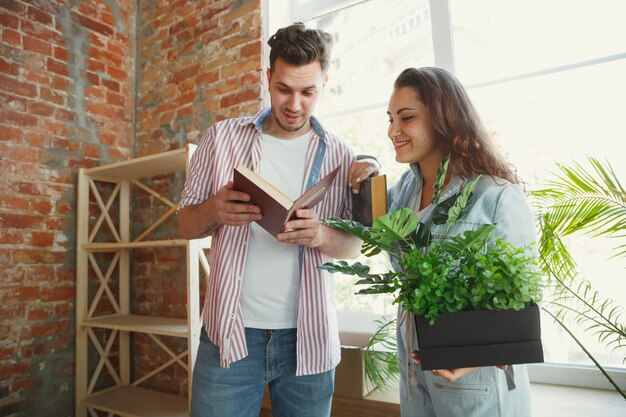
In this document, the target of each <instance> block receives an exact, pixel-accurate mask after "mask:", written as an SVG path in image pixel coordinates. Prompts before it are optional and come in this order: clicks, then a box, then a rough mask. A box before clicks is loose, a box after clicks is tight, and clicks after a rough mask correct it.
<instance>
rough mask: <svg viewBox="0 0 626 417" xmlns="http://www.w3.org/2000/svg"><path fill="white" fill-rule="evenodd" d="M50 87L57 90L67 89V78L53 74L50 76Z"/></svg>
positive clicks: (64, 90)
mask: <svg viewBox="0 0 626 417" xmlns="http://www.w3.org/2000/svg"><path fill="white" fill-rule="evenodd" d="M50 87H52V88H54V89H55V90H61V91H63V92H64V93H65V92H66V91H67V79H66V78H63V77H57V76H53V77H51V78H50Z"/></svg>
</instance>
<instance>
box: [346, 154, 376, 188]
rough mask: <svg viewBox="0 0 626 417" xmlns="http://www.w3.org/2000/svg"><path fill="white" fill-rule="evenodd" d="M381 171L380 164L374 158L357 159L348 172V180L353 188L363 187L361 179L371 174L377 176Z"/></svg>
mask: <svg viewBox="0 0 626 417" xmlns="http://www.w3.org/2000/svg"><path fill="white" fill-rule="evenodd" d="M379 173H380V165H379V164H378V162H377V161H376V160H374V159H362V160H360V161H355V162H353V163H352V166H351V167H350V171H349V172H348V180H349V181H350V186H351V187H352V189H353V190H356V191H358V190H360V189H361V181H363V180H364V179H366V178H367V177H370V176H376V175H378V174H379Z"/></svg>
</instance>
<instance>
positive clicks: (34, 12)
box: [26, 7, 52, 25]
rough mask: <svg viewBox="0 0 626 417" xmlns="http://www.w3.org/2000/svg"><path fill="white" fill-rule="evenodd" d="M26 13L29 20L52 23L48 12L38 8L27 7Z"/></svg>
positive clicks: (46, 23)
mask: <svg viewBox="0 0 626 417" xmlns="http://www.w3.org/2000/svg"><path fill="white" fill-rule="evenodd" d="M26 15H27V16H28V18H29V19H30V20H34V21H36V22H39V23H43V24H44V25H49V24H50V23H52V17H51V16H50V15H49V14H47V13H44V12H42V11H41V10H39V9H35V8H34V7H29V8H28V12H27V13H26Z"/></svg>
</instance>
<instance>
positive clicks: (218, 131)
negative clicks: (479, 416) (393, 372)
mask: <svg viewBox="0 0 626 417" xmlns="http://www.w3.org/2000/svg"><path fill="white" fill-rule="evenodd" d="M268 114H270V109H269V108H268V109H265V110H263V111H261V112H259V113H257V114H256V115H254V116H252V117H242V118H236V119H228V120H223V121H220V122H218V123H216V124H214V125H213V126H211V127H210V128H209V129H208V130H207V131H206V133H205V134H204V136H203V137H202V139H201V141H200V143H199V145H198V147H197V149H196V151H195V152H194V154H193V156H192V159H191V163H190V167H189V175H188V177H187V180H186V182H185V187H184V189H183V192H182V197H181V201H180V208H183V207H186V206H188V205H195V204H199V203H201V202H203V201H205V200H207V199H208V198H209V197H210V196H212V195H213V194H215V193H216V192H217V191H219V189H220V188H221V187H222V186H224V185H225V184H226V183H227V182H228V181H231V180H232V178H233V169H234V168H236V167H237V166H239V165H240V164H244V165H246V166H248V167H249V168H251V169H252V170H253V171H255V172H257V173H258V172H259V165H260V161H261V125H262V123H263V120H264V119H265V117H266V116H267V115H268ZM311 124H312V126H313V133H312V135H311V140H310V143H309V146H308V149H307V154H306V163H305V175H304V180H303V184H302V192H304V191H305V190H306V188H308V186H310V184H312V183H315V182H316V181H317V180H318V179H320V178H323V177H324V176H325V175H327V174H328V173H330V172H331V171H332V170H333V169H334V168H336V167H337V166H340V167H341V168H340V169H339V172H338V173H337V177H336V178H335V181H334V183H333V185H332V186H331V188H330V189H329V191H328V194H327V195H326V197H325V198H324V200H323V201H322V202H320V203H319V204H318V205H317V206H315V211H316V212H317V214H318V216H319V217H320V218H329V217H340V218H348V217H349V216H350V209H351V207H350V194H349V188H348V185H347V184H348V170H349V168H350V166H351V165H352V162H353V161H354V160H355V156H354V153H353V152H352V150H350V148H349V147H348V146H347V145H346V144H345V143H344V142H343V141H341V140H340V139H339V138H338V137H336V136H334V135H332V134H331V133H329V132H327V131H326V130H324V129H323V127H322V126H321V125H320V123H319V122H318V121H317V120H316V119H315V118H313V117H312V118H311ZM249 236H250V225H245V226H239V227H236V226H227V225H222V226H220V227H218V228H217V229H216V230H215V232H214V233H213V235H212V239H211V250H210V252H209V263H210V267H211V269H210V270H211V273H210V276H209V279H208V282H207V290H206V297H205V302H204V308H203V311H202V319H203V321H204V325H205V328H206V331H207V334H208V336H209V339H210V340H211V341H212V342H213V343H214V344H215V345H216V346H218V347H219V348H220V358H221V364H222V366H223V367H228V366H229V365H230V364H231V363H232V362H235V361H237V360H240V359H243V358H245V357H246V356H247V354H248V351H247V347H246V341H245V333H244V326H243V316H242V310H241V305H240V300H239V298H240V292H241V279H242V277H243V275H244V268H245V265H246V254H247V250H246V245H247V242H248V240H249ZM300 254H301V256H300V293H299V299H298V304H299V307H298V309H299V311H298V321H297V332H298V342H297V370H296V375H311V374H317V373H321V372H326V371H328V370H331V369H333V368H334V367H335V366H336V365H337V364H338V363H339V359H340V345H339V334H338V329H337V317H336V312H335V304H334V303H335V301H334V282H333V278H332V275H331V274H330V273H328V272H326V271H322V270H319V269H317V268H316V267H317V266H318V265H321V264H323V263H325V262H328V261H330V260H331V259H330V258H329V257H328V256H326V255H324V254H322V253H321V252H320V251H319V250H317V249H311V248H307V247H304V246H301V247H300Z"/></svg>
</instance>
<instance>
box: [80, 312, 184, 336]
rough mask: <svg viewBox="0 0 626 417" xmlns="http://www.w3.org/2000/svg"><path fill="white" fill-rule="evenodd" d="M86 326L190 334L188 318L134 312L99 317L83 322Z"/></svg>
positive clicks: (166, 334) (129, 330)
mask: <svg viewBox="0 0 626 417" xmlns="http://www.w3.org/2000/svg"><path fill="white" fill-rule="evenodd" d="M82 325H83V326H85V327H93V328H99V329H111V330H122V331H127V332H137V333H150V334H158V335H162V336H174V337H181V338H186V337H187V336H188V335H189V331H188V329H187V319H176V318H168V317H151V316H137V315H133V314H124V315H115V316H105V317H97V318H92V319H89V320H86V321H84V322H83V323H82Z"/></svg>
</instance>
